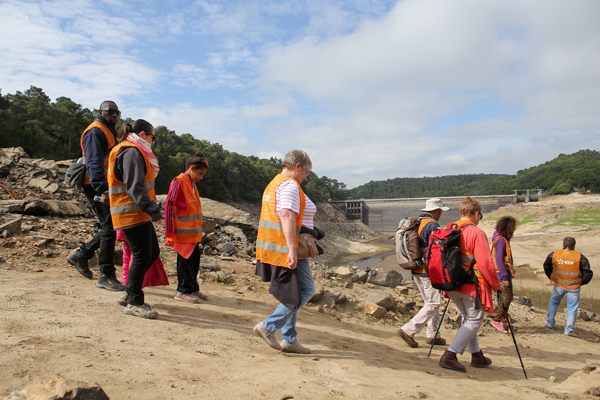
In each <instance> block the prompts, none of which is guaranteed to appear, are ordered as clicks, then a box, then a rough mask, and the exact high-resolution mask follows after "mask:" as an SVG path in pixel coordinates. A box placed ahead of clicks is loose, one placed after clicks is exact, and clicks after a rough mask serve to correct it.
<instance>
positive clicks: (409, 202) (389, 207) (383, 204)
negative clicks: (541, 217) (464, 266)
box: [331, 189, 544, 233]
mask: <svg viewBox="0 0 600 400" xmlns="http://www.w3.org/2000/svg"><path fill="white" fill-rule="evenodd" d="M543 195H544V194H543V191H542V190H538V189H529V190H527V189H525V190H515V191H514V192H513V194H512V195H498V196H471V197H473V198H475V199H477V200H479V202H480V203H481V206H482V207H483V214H484V217H485V214H489V213H491V212H494V211H496V210H498V209H499V208H501V207H504V206H507V205H509V204H513V203H522V202H529V201H538V200H539V199H540V198H541V197H543ZM465 197H466V196H455V197H441V199H442V202H443V203H444V206H446V207H449V208H450V210H448V211H445V212H444V213H443V214H442V218H440V225H442V226H443V225H446V224H447V223H448V222H454V221H456V220H458V219H459V213H458V211H459V208H460V203H461V202H462V201H463V200H464V198H465ZM427 199H428V198H427V197H421V198H412V199H360V200H345V201H332V202H331V204H333V205H335V206H337V207H338V208H339V209H341V210H342V211H343V212H344V213H345V214H346V218H348V219H354V220H360V221H361V222H363V223H364V224H366V225H368V226H370V227H371V228H373V229H375V230H376V231H378V232H381V233H393V232H396V229H397V228H398V222H399V221H400V220H401V219H403V218H406V217H416V216H418V215H419V214H420V213H421V212H422V211H421V208H424V207H425V201H426V200H427Z"/></svg>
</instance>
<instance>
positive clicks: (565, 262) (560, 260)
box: [556, 258, 575, 265]
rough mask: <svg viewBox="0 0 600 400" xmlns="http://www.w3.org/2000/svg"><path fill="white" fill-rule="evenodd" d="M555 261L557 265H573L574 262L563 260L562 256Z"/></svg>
mask: <svg viewBox="0 0 600 400" xmlns="http://www.w3.org/2000/svg"><path fill="white" fill-rule="evenodd" d="M556 263H557V264H558V265H573V264H575V261H569V260H563V259H562V258H559V259H558V260H556Z"/></svg>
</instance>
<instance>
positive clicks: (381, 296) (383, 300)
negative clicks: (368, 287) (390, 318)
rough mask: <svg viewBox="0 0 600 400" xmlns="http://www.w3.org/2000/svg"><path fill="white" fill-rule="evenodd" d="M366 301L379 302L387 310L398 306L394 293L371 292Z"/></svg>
mask: <svg viewBox="0 0 600 400" xmlns="http://www.w3.org/2000/svg"><path fill="white" fill-rule="evenodd" d="M365 301H366V302H367V303H373V304H377V305H378V306H380V307H383V308H385V309H386V311H389V310H393V309H394V308H395V306H396V301H395V300H394V298H393V297H392V295H391V294H389V293H386V292H381V291H377V292H372V293H369V295H368V296H367V298H366V300H365Z"/></svg>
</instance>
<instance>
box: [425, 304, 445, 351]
mask: <svg viewBox="0 0 600 400" xmlns="http://www.w3.org/2000/svg"><path fill="white" fill-rule="evenodd" d="M448 304H450V299H448V301H447V302H446V308H444V312H443V313H442V319H440V324H439V325H438V328H437V331H435V336H434V337H433V340H432V341H431V348H430V349H429V354H427V358H429V356H430V355H431V350H433V346H434V345H435V339H437V337H438V333H440V328H441V327H442V323H443V322H444V315H446V310H447V309H448Z"/></svg>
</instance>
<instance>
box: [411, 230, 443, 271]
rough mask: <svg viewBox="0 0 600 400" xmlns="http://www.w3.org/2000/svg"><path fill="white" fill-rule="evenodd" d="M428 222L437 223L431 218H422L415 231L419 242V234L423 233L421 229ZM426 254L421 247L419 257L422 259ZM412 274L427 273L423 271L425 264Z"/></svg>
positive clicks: (424, 249)
mask: <svg viewBox="0 0 600 400" xmlns="http://www.w3.org/2000/svg"><path fill="white" fill-rule="evenodd" d="M430 222H437V221H436V220H435V219H433V218H422V219H421V222H420V224H419V229H418V230H417V234H418V235H419V240H421V239H420V238H421V232H423V229H425V227H426V226H427V224H428V223H430ZM426 252H427V247H423V246H421V255H422V256H423V257H425V253H426ZM411 272H412V273H414V274H425V273H427V271H425V263H423V266H422V267H421V268H415V269H413V270H412V271H411Z"/></svg>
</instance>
